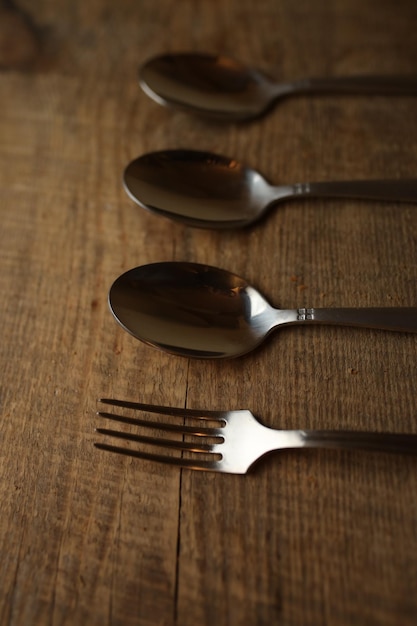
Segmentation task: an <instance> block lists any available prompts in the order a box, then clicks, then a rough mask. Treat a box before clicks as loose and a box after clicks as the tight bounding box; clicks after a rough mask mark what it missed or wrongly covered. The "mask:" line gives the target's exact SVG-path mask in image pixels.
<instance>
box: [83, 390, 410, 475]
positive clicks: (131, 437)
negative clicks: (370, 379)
mask: <svg viewBox="0 0 417 626" xmlns="http://www.w3.org/2000/svg"><path fill="white" fill-rule="evenodd" d="M100 402H102V403H104V404H108V405H112V406H116V407H122V408H124V409H133V410H137V411H143V412H145V413H156V414H161V415H164V416H168V417H169V418H171V417H174V418H176V419H175V420H171V419H169V420H168V421H165V422H160V421H156V420H152V419H149V418H147V419H143V418H140V419H138V418H135V417H130V416H126V415H119V414H115V413H108V412H103V411H100V412H99V415H100V416H101V417H103V418H105V419H109V420H114V421H117V422H120V423H124V424H133V425H135V426H138V427H139V428H140V429H145V434H143V431H142V430H141V431H138V432H137V433H132V432H126V431H120V430H113V429H107V428H97V429H96V431H97V432H98V433H99V434H101V435H106V436H108V437H112V438H118V439H122V440H124V441H129V442H134V443H136V444H137V443H139V444H141V448H132V447H130V448H128V447H124V448H122V447H118V446H115V445H113V444H108V443H95V444H94V445H95V446H96V448H99V449H100V450H106V451H108V452H116V453H118V454H124V455H127V456H132V457H137V458H140V459H146V460H149V461H158V462H162V463H169V464H170V465H176V466H178V467H186V468H188V469H194V470H205V471H214V472H226V473H230V474H246V473H247V472H248V470H249V469H250V468H251V467H252V466H253V464H254V463H255V462H256V461H258V460H259V459H260V458H261V457H263V456H264V455H265V454H267V453H268V452H273V451H275V450H285V449H295V448H329V449H352V450H355V449H362V450H368V451H374V452H396V453H401V454H417V435H415V434H395V433H376V432H362V431H343V430H342V431H340V430H339V431H338V430H275V429H272V428H267V427H266V426H263V425H262V424H261V423H260V422H259V421H258V420H257V419H256V417H255V416H254V415H253V414H252V413H251V412H250V411H203V410H201V411H199V410H193V409H178V408H173V407H165V406H154V405H151V404H141V403H138V402H126V401H124V400H115V399H109V398H103V399H102V400H100ZM178 418H179V419H178ZM146 429H152V435H151V436H150V435H149V431H148V434H146V432H147V431H146ZM155 431H161V432H162V433H167V434H168V437H165V436H164V437H163V438H162V437H160V436H159V435H155ZM154 447H157V448H158V449H159V450H160V452H159V453H158V452H152V450H153V449H154ZM174 450H175V451H177V456H174V455H173V451H174ZM161 451H162V452H161ZM178 453H180V454H181V456H178Z"/></svg>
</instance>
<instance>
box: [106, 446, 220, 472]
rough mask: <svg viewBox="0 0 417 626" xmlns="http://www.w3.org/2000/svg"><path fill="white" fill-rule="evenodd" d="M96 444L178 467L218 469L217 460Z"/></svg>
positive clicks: (109, 449)
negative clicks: (201, 459)
mask: <svg viewBox="0 0 417 626" xmlns="http://www.w3.org/2000/svg"><path fill="white" fill-rule="evenodd" d="M94 446H95V447H96V448H98V449H99V450H105V451H107V452H115V453H116V454H123V455H124V456H131V457H135V458H137V459H145V460H147V461H156V462H158V463H167V464H169V465H176V466H177V467H187V468H188V469H195V470H203V471H210V470H216V469H217V463H216V461H195V460H194V459H183V458H176V457H171V456H165V455H163V454H152V453H150V452H142V451H140V450H129V449H128V448H119V447H118V446H112V445H109V444H106V443H95V444H94Z"/></svg>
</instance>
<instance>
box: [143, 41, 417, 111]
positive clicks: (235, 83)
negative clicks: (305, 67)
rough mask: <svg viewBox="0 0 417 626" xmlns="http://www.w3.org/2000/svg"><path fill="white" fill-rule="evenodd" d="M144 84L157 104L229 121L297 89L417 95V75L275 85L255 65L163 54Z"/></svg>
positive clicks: (152, 62) (147, 68) (146, 70)
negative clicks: (252, 66)
mask: <svg viewBox="0 0 417 626" xmlns="http://www.w3.org/2000/svg"><path fill="white" fill-rule="evenodd" d="M140 85H141V87H142V89H143V90H144V91H145V93H146V94H147V95H148V96H150V97H151V98H152V99H153V100H155V101H156V102H158V103H159V104H163V105H168V106H173V107H175V108H178V109H182V110H184V111H188V112H190V113H195V114H199V115H205V116H209V117H213V118H216V119H218V120H225V121H241V120H248V119H253V118H255V117H258V116H259V115H262V114H263V113H265V112H266V111H267V110H268V109H269V108H270V107H271V106H272V105H273V103H274V102H275V101H276V100H277V99H278V98H280V97H284V96H288V95H290V94H297V93H307V92H312V93H327V92H331V93H332V92H333V93H359V94H373V93H381V94H387V95H389V94H393V95H395V94H398V95H403V94H412V95H416V94H417V77H416V76H348V77H335V78H310V79H303V80H298V81H292V82H287V83H280V84H279V83H275V82H273V81H272V80H271V79H270V78H269V77H268V76H266V75H265V74H264V73H262V72H260V71H259V70H257V69H254V68H250V67H246V66H245V65H243V64H242V63H239V62H238V61H236V60H234V59H231V58H228V57H226V56H221V55H212V54H201V53H194V52H191V53H174V54H164V55H160V56H157V57H153V58H152V59H149V60H148V61H147V62H146V63H145V64H144V65H143V66H142V68H141V70H140Z"/></svg>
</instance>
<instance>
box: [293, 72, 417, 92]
mask: <svg viewBox="0 0 417 626" xmlns="http://www.w3.org/2000/svg"><path fill="white" fill-rule="evenodd" d="M295 87H296V89H297V91H308V92H316V93H344V94H346V93H347V94H381V95H404V96H407V95H416V94H417V76H415V75H408V76H407V75H404V76H335V77H330V78H308V79H305V80H301V81H299V82H298V83H297V84H296V85H295Z"/></svg>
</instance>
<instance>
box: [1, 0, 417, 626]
mask: <svg viewBox="0 0 417 626" xmlns="http://www.w3.org/2000/svg"><path fill="white" fill-rule="evenodd" d="M416 26H417V4H416V2H415V0H398V2H392V1H391V0H365V1H364V0H335V1H333V2H331V1H330V0H329V1H326V0H317V1H316V2H311V1H310V0H297V2H294V1H293V0H279V1H277V0H261V1H260V2H253V1H252V0H200V1H198V0H197V1H194V2H191V0H184V1H182V2H176V1H174V0H159V1H155V0H142V1H141V2H139V1H134V0H118V1H117V2H114V1H110V0H92V1H89V2H82V1H81V0H75V1H74V0H38V1H37V2H35V3H33V2H30V1H29V0H20V1H19V2H18V4H14V3H12V2H11V1H6V0H3V2H2V3H0V67H1V72H0V111H1V115H0V218H1V228H0V262H1V271H0V294H1V298H0V315H1V318H0V319H1V326H2V338H1V341H0V370H1V377H0V418H1V419H0V502H1V514H0V555H1V556H0V622H1V624H2V625H3V624H4V625H6V624H7V625H19V626H27V625H28V624H31V625H44V624H51V625H59V626H63V625H65V624H69V625H73V624H74V625H75V624H77V625H79V624H88V625H89V626H94V625H97V626H104V625H105V624H111V625H113V626H115V625H120V626H121V625H123V626H130V625H146V626H150V625H152V626H154V625H155V626H156V625H158V626H161V625H164V626H171V625H172V626H197V625H198V626H203V625H212V624H213V625H216V626H235V625H236V626H237V625H239V626H248V625H249V624H250V625H265V626H270V625H272V624H282V625H283V626H317V625H318V624H328V625H331V626H342V625H343V626H351V624H355V625H357V626H359V625H366V626H371V625H372V626H373V625H375V626H376V625H378V626H393V625H395V626H406V625H407V626H414V625H415V624H416V622H417V594H416V587H417V550H416V533H417V498H416V493H417V460H416V459H413V458H405V457H404V458H402V457H393V456H389V455H383V454H382V455H378V454H371V453H369V454H367V453H360V452H351V453H350V452H323V451H309V452H308V453H303V452H290V453H282V454H280V455H279V454H278V455H275V456H272V457H269V458H268V459H266V460H264V462H263V463H260V464H259V465H258V466H257V467H256V468H255V470H254V471H253V472H252V473H251V474H249V475H248V476H241V477H239V476H232V475H219V474H209V473H192V472H188V471H179V470H176V469H175V468H171V467H167V466H159V465H155V464H152V463H149V462H145V461H144V462H140V461H138V460H131V459H126V458H121V457H118V456H114V455H110V454H106V453H104V452H100V451H98V450H96V449H95V448H94V447H93V442H94V441H95V440H96V437H97V435H96V434H95V432H94V429H95V427H96V426H98V418H97V417H96V415H95V411H96V410H97V404H96V400H97V398H99V397H100V396H116V397H121V398H126V399H132V400H141V401H144V402H152V403H158V404H170V405H174V406H179V407H183V406H185V405H187V406H188V407H194V408H196V407H204V408H208V409H218V408H222V409H237V408H248V409H251V410H252V411H253V412H254V413H255V414H256V415H257V416H258V417H259V418H260V419H261V420H262V421H263V422H264V423H265V424H267V425H270V426H273V427H277V428H279V427H284V428H285V427H294V428H298V427H301V428H304V427H305V428H339V427H340V428H360V429H372V430H388V429H392V430H395V431H398V432H406V431H409V432H417V422H416V419H417V395H416V374H417V362H416V356H417V351H416V348H417V338H416V337H414V336H412V335H407V334H396V333H384V332H381V331H371V330H355V329H346V328H336V327H334V328H323V327H322V328H315V327H314V328H311V327H310V328H302V327H294V328H291V329H285V330H283V331H282V332H281V333H278V334H275V335H274V336H273V337H271V339H270V341H269V342H267V343H266V344H265V345H264V347H263V348H262V349H260V350H258V351H257V352H256V353H253V354H251V355H248V356H247V357H245V358H241V359H238V360H234V361H229V362H200V361H187V360H186V359H181V358H176V357H173V356H168V355H166V354H163V353H160V352H158V351H156V350H153V349H152V348H149V347H147V346H145V345H143V344H141V343H140V342H138V341H136V340H134V339H133V338H132V337H131V336H130V335H127V334H126V333H124V332H123V331H122V330H121V329H120V328H119V326H118V325H117V324H116V323H115V322H114V320H113V318H112V317H111V315H110V313H109V311H108V308H107V301H106V299H107V293H108V289H109V287H110V285H111V283H112V282H113V280H114V279H115V278H116V277H117V276H118V275H119V274H120V273H121V272H123V271H124V270H127V269H130V268H132V267H134V266H136V265H141V264H143V263H148V262H153V261H162V260H190V261H197V262H207V263H210V264H212V265H218V266H220V267H224V268H227V269H230V270H232V271H235V272H236V273H238V274H241V275H243V276H245V277H246V278H247V279H248V280H250V281H251V282H253V283H254V284H255V285H256V286H257V287H258V288H259V289H261V291H263V293H264V294H265V295H267V296H268V297H269V299H270V300H271V302H273V303H274V304H275V305H277V306H280V307H281V308H295V307H299V306H378V305H381V306H391V305H392V306H402V305H403V306H407V305H409V306H410V305H411V306H412V305H414V306H415V305H416V302H417V300H416V279H417V262H416V253H417V212H416V211H417V208H416V206H413V205H400V204H395V203H392V202H391V203H386V204H383V203H371V202H360V201H354V202H353V201H338V202H331V201H319V200H316V201H311V202H307V201H301V200H300V201H293V202H288V203H286V204H283V205H281V206H280V207H279V208H277V209H276V210H275V211H273V212H272V213H271V214H270V215H269V217H268V219H266V220H264V221H263V222H262V223H260V224H259V225H258V226H257V227H256V228H253V229H251V230H248V231H240V232H224V233H216V232H209V231H197V230H192V229H188V228H186V227H183V226H181V225H179V224H172V223H170V222H168V221H167V220H163V219H160V218H157V217H155V216H152V215H150V214H147V213H145V212H144V211H141V210H140V209H139V208H138V207H136V206H134V205H133V204H132V202H131V201H130V200H129V199H128V198H127V196H126V195H125V193H124V191H123V189H122V185H121V175H122V171H123V168H124V166H125V165H126V164H127V163H128V161H129V160H130V159H132V158H134V157H136V156H139V155H140V154H143V153H145V152H147V151H151V150H159V149H164V148H177V147H190V148H195V149H197V148H198V149H203V150H212V151H215V152H218V153H223V154H226V155H229V156H234V157H235V158H237V159H239V160H242V161H244V162H245V163H247V164H248V165H250V166H253V167H256V168H258V169H259V170H261V171H262V172H263V173H264V174H265V176H266V177H267V178H269V179H270V180H271V181H273V182H274V183H276V184H279V183H292V182H298V181H309V180H310V181H317V180H332V179H354V178H378V177H379V178H384V177H388V178H399V177H415V176H416V175H417V169H416V163H417V99H416V98H406V97H398V98H385V97H382V96H376V97H356V96H343V97H335V96H326V97H314V98H313V97H297V98H292V99H288V100H286V101H283V102H282V103H281V104H279V105H278V106H277V107H276V108H275V109H274V110H273V111H272V112H271V113H270V114H269V115H268V116H267V117H264V118H263V119H261V120H259V121H257V122H254V123H251V124H243V125H238V124H231V125H218V124H215V123H213V122H207V121H203V120H200V119H194V118H191V117H189V116H187V115H185V114H184V113H178V112H173V111H170V110H168V109H164V108H162V107H159V106H158V105H156V104H155V103H153V102H152V101H151V100H149V99H148V98H147V97H146V96H145V94H144V93H143V92H141V90H140V89H139V86H138V81H137V70H138V67H139V65H140V63H141V62H143V61H144V60H145V59H147V58H149V57H150V56H152V55H154V54H158V53H161V52H165V51H183V50H200V51H209V52H221V53H224V54H230V55H232V56H234V57H236V58H238V59H240V60H242V61H244V62H247V63H248V64H251V65H254V66H257V67H260V68H262V69H264V70H265V71H267V72H268V73H269V74H271V75H273V76H275V77H276V78H277V79H282V80H287V79H288V80H290V79H293V78H302V77H306V76H317V75H326V76H332V75H341V74H357V73H393V74H395V73H415V72H416V59H417V38H416Z"/></svg>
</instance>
